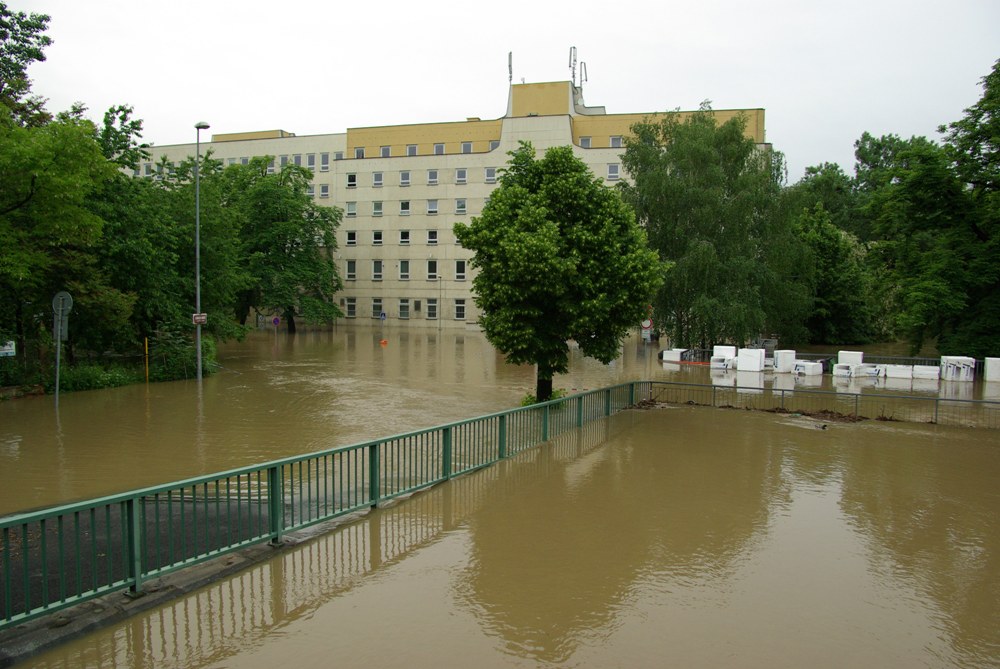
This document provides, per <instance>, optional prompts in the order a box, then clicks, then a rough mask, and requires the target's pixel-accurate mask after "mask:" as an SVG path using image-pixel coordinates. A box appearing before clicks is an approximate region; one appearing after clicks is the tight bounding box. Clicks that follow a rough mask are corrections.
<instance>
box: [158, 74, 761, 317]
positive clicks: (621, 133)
mask: <svg viewBox="0 0 1000 669" xmlns="http://www.w3.org/2000/svg"><path fill="white" fill-rule="evenodd" d="M676 113H681V114H683V113H684V112H676ZM652 114H653V112H648V113H636V114H608V113H607V112H606V111H605V109H604V107H587V106H585V105H584V104H583V99H582V90H581V89H580V88H579V87H577V86H575V85H574V84H573V83H572V82H569V81H559V82H551V83H536V84H515V85H512V86H511V87H510V95H509V99H508V103H507V111H506V113H505V114H504V115H503V117H501V118H499V119H496V120H485V121H484V120H481V119H478V118H468V119H466V120H464V121H458V122H443V123H425V124H417V125H397V126H381V127H369V128H349V129H348V130H347V132H345V133H338V134H329V135H309V136H301V137H300V136H296V135H294V134H292V133H288V132H285V131H283V130H273V131H263V132H250V133H238V134H224V135H219V134H216V135H213V136H212V141H211V142H210V143H203V147H202V148H203V150H207V149H211V151H212V153H213V156H214V157H215V158H217V159H221V160H222V161H223V163H224V164H227V165H228V164H234V163H239V162H243V163H246V162H247V161H248V160H249V159H250V158H251V157H253V156H273V157H274V158H275V164H276V165H278V166H280V165H283V164H285V163H286V162H293V163H295V164H300V165H304V166H306V167H308V168H309V169H311V170H312V171H313V174H314V179H313V186H312V195H313V197H315V198H316V200H317V201H318V202H319V203H322V204H329V205H336V206H338V207H340V208H341V209H343V210H344V218H343V221H342V223H341V226H340V229H339V230H338V231H337V250H336V251H335V252H334V255H335V258H336V260H337V264H338V268H339V271H340V275H341V277H342V278H343V280H344V290H343V292H342V293H341V295H340V297H339V301H340V306H341V309H342V310H343V311H344V313H345V314H346V317H347V318H348V319H371V318H376V319H377V318H382V317H383V315H384V318H385V320H386V324H387V325H396V326H406V327H419V326H423V327H435V328H440V327H462V328H465V327H473V328H475V327H477V325H476V322H477V320H478V314H477V311H476V308H475V304H474V303H473V299H472V283H471V279H472V273H471V268H470V267H469V260H470V258H471V254H470V253H469V252H468V251H466V250H465V249H463V248H461V247H460V246H458V244H457V243H456V240H455V236H454V234H452V226H453V225H454V224H455V223H456V222H459V221H464V222H467V221H469V219H470V218H471V217H473V216H476V215H477V214H479V213H480V212H481V211H482V208H483V205H484V203H485V202H486V200H487V198H489V195H490V192H491V191H492V190H493V188H495V187H496V184H497V176H498V171H499V170H501V169H502V168H503V167H504V165H505V164H506V162H507V159H508V155H507V152H508V151H512V150H514V149H515V148H517V146H518V143H519V142H520V141H522V140H526V141H530V142H531V143H532V144H533V145H534V147H535V148H536V149H537V150H538V151H539V152H541V151H544V150H545V149H547V148H549V147H551V146H564V145H572V146H573V148H574V152H575V153H576V155H577V156H579V157H580V158H581V159H582V160H583V161H584V162H585V163H587V165H589V166H590V169H591V170H592V171H593V172H594V174H595V175H597V176H599V177H601V178H603V179H605V180H606V181H607V183H608V184H609V185H613V184H614V183H615V182H616V181H617V180H619V179H620V178H622V176H623V173H622V169H621V164H620V163H621V158H620V156H621V153H622V151H623V139H624V137H626V136H627V135H628V134H629V128H630V127H631V126H632V124H634V123H636V122H638V121H641V120H643V119H645V118H647V117H649V116H651V115H652ZM715 114H716V116H717V117H718V118H719V121H720V122H724V121H726V120H727V119H729V118H731V117H732V116H735V115H737V114H744V115H745V116H746V117H747V134H748V136H750V137H752V138H753V139H754V141H755V142H757V143H758V144H763V143H764V141H765V139H764V110H763V109H746V110H732V111H716V112H715ZM194 149H195V147H194V145H193V144H184V145H175V146H160V147H156V148H155V149H154V150H153V158H154V159H155V160H156V162H159V161H160V160H161V159H165V160H167V161H170V162H178V161H181V160H183V159H184V158H186V157H188V156H192V155H194ZM140 173H141V174H142V175H143V176H150V177H153V176H155V174H156V163H155V162H150V163H145V164H143V165H142V166H141V172H140Z"/></svg>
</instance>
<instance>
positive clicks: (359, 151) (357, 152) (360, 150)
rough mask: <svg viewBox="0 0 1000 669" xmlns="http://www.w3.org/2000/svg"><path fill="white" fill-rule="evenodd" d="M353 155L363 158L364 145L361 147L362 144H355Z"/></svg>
mask: <svg viewBox="0 0 1000 669" xmlns="http://www.w3.org/2000/svg"><path fill="white" fill-rule="evenodd" d="M354 157H355V158H364V157H365V147H363V146H356V147H354Z"/></svg>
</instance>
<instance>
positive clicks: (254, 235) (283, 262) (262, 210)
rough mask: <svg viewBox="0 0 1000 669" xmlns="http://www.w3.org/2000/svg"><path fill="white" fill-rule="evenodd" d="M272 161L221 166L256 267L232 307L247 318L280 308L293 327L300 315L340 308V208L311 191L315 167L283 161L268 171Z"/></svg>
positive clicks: (244, 251)
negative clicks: (320, 200) (321, 202)
mask: <svg viewBox="0 0 1000 669" xmlns="http://www.w3.org/2000/svg"><path fill="white" fill-rule="evenodd" d="M272 161H273V159H272V158H270V157H260V158H254V159H252V160H251V161H250V163H249V164H248V165H231V166H229V167H228V168H226V170H225V172H224V174H223V183H224V185H223V190H224V195H223V197H224V200H225V205H226V206H227V207H229V208H231V209H232V210H233V211H234V213H235V215H236V216H237V220H238V222H239V238H240V255H241V258H242V262H243V263H244V265H245V266H246V268H247V270H248V272H249V275H250V281H249V285H248V286H247V287H246V288H244V289H243V290H241V291H239V293H238V295H237V299H236V303H235V308H234V311H235V315H236V318H237V320H238V321H239V322H240V323H244V324H245V323H246V320H247V317H248V316H249V314H250V310H251V309H258V310H263V311H273V312H277V313H280V314H281V315H282V316H283V317H284V319H285V322H286V323H287V326H288V331H289V332H295V328H296V321H295V318H296V317H297V316H300V317H302V318H303V319H305V321H306V322H308V323H322V322H330V321H332V320H333V319H334V318H336V317H337V316H340V315H341V312H340V308H339V307H338V306H337V305H336V303H335V301H334V295H335V293H336V292H337V291H338V290H340V289H341V288H342V283H341V280H340V275H339V274H338V273H337V267H336V264H335V262H334V260H333V255H332V254H333V251H334V250H335V249H336V237H335V236H334V232H335V230H336V228H337V226H338V225H339V224H340V217H341V212H340V209H337V208H335V207H324V206H321V205H317V204H316V203H315V202H314V201H313V199H312V198H311V197H309V194H308V192H307V189H308V187H309V183H310V181H311V179H312V173H311V172H310V171H309V170H307V169H305V168H303V167H299V166H297V165H285V166H283V167H282V168H281V169H280V171H278V172H276V173H274V174H268V165H269V164H272Z"/></svg>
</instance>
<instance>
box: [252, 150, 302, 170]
mask: <svg viewBox="0 0 1000 669" xmlns="http://www.w3.org/2000/svg"><path fill="white" fill-rule="evenodd" d="M240 162H241V163H243V164H244V165H246V164H247V159H246V158H240ZM292 164H293V165H296V166H298V167H302V154H301V153H296V154H295V155H294V156H292Z"/></svg>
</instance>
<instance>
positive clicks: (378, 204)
mask: <svg viewBox="0 0 1000 669" xmlns="http://www.w3.org/2000/svg"><path fill="white" fill-rule="evenodd" d="M309 194H310V195H312V194H313V193H312V191H310V192H309ZM320 197H321V198H323V197H329V194H326V195H323V191H322V190H321V191H320ZM371 205H372V210H371V215H372V216H375V217H378V216H381V215H382V214H384V213H385V206H384V205H385V203H384V202H382V200H375V201H374V202H372V203H371ZM426 205H427V208H426V210H425V211H426V213H427V214H428V215H430V216H434V215H437V213H438V212H439V211H440V203H439V201H438V200H427V201H426ZM412 211H413V207H411V206H410V200H401V201H400V202H399V215H400V216H409V215H410V213H411V212H412ZM467 212H468V203H467V202H466V200H465V198H458V199H456V200H455V209H454V213H456V214H459V215H461V214H465V213H467ZM357 215H358V203H357V202H345V203H344V216H346V217H347V218H355V217H357Z"/></svg>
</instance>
